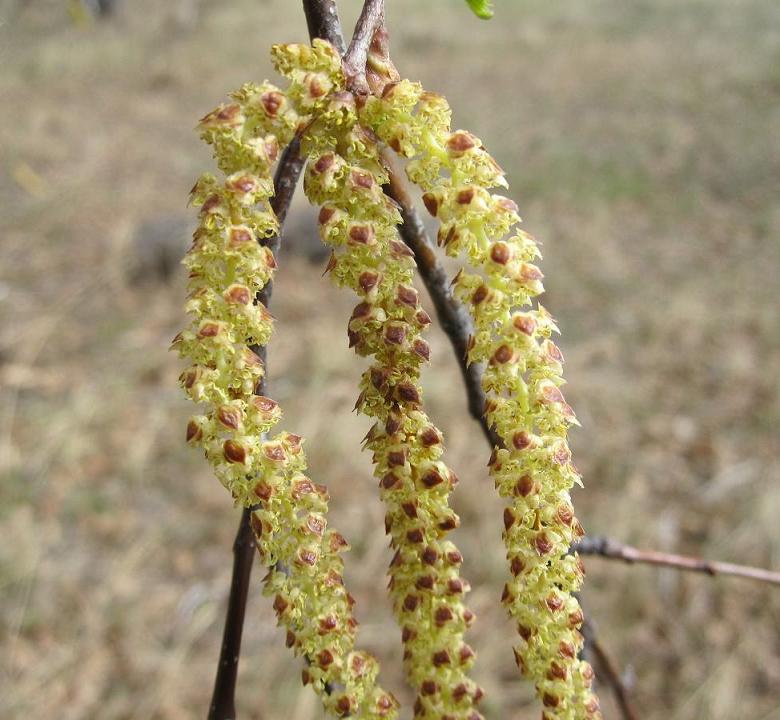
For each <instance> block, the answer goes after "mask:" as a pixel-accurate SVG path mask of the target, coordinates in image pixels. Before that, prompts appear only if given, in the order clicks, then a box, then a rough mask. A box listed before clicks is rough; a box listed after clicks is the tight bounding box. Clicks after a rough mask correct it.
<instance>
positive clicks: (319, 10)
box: [303, 0, 346, 56]
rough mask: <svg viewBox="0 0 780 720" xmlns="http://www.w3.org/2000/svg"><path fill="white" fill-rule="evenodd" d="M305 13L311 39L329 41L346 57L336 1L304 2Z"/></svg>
mask: <svg viewBox="0 0 780 720" xmlns="http://www.w3.org/2000/svg"><path fill="white" fill-rule="evenodd" d="M303 12H304V14H305V15H306V25H307V27H308V28H309V38H310V39H311V40H314V38H322V39H323V40H327V41H328V42H329V43H330V44H331V45H333V46H334V47H335V48H336V50H338V51H339V55H342V56H343V55H344V52H345V51H346V46H345V45H344V36H343V35H342V34H341V21H340V20H339V11H338V8H337V7H336V1H335V0H303Z"/></svg>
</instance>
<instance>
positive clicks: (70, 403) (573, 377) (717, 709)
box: [0, 0, 780, 720]
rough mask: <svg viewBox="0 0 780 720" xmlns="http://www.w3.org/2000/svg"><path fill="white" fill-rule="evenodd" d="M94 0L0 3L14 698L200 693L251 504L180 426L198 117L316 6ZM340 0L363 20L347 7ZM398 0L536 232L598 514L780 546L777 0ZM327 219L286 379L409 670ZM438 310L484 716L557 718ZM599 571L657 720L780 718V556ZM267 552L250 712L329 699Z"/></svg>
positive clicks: (253, 73)
mask: <svg viewBox="0 0 780 720" xmlns="http://www.w3.org/2000/svg"><path fill="white" fill-rule="evenodd" d="M101 4H105V3H98V2H97V1H95V2H94V3H84V4H82V3H80V2H71V3H67V2H57V1H55V0H0V68H1V69H0V100H1V101H0V107H2V112H0V227H1V228H2V229H1V230H0V243H2V245H1V247H0V249H1V251H2V254H1V255H0V257H1V258H2V260H1V261H0V386H1V387H2V403H1V404H0V473H2V482H1V484H0V537H1V538H2V542H0V717H2V718H9V719H14V720H15V719H17V718H19V719H21V718H25V719H27V718H43V717H49V718H52V717H54V718H61V719H62V720H77V719H81V718H98V717H99V718H102V719H103V720H119V719H124V718H128V719H129V718H155V719H159V720H178V719H179V718H192V717H205V713H206V708H207V705H208V702H209V698H210V695H211V689H212V682H213V675H214V669H215V666H216V660H217V654H218V650H219V643H220V636H221V630H222V623H223V614H224V610H225V602H226V597H227V591H228V585H229V577H230V567H231V554H230V549H231V543H232V540H233V535H234V532H235V527H236V524H237V521H238V511H237V510H236V509H235V508H233V507H231V504H230V502H229V499H228V497H227V495H226V493H225V491H224V490H223V489H222V488H221V487H220V486H219V484H218V483H217V482H216V481H215V480H214V479H213V478H212V476H211V473H210V470H209V468H208V466H207V465H206V463H205V462H204V461H203V459H202V457H200V456H199V454H198V453H196V452H194V451H192V450H191V449H190V448H188V447H187V446H186V445H185V443H184V426H185V423H186V419H187V417H188V416H189V413H190V412H191V407H190V406H189V403H188V401H187V400H186V399H185V398H184V396H183V394H182V393H181V391H180V390H179V389H178V387H177V384H176V378H177V376H178V374H179V372H180V370H181V363H180V361H179V360H178V359H177V358H176V357H175V356H173V355H172V354H170V353H168V352H167V348H168V344H169V342H170V339H171V338H172V337H173V335H174V334H175V333H176V332H177V331H178V330H179V329H180V327H181V326H182V324H183V322H184V316H183V311H182V303H183V295H184V271H183V268H181V267H180V266H179V265H178V260H179V258H180V256H181V254H182V253H183V252H184V250H185V248H186V247H187V245H188V242H189V239H188V236H189V233H190V232H191V230H192V226H193V219H194V212H193V211H190V210H187V208H186V199H187V193H188V191H189V188H190V187H191V185H192V183H193V181H194V180H195V178H196V177H197V176H198V174H199V173H200V172H202V171H203V170H205V169H210V168H211V161H210V153H209V150H208V148H206V147H205V146H204V145H203V144H201V143H200V142H199V140H198V138H197V136H196V133H195V132H194V130H193V128H194V126H195V123H196V121H197V119H198V118H199V117H201V116H202V115H203V114H205V113H206V112H207V111H209V110H210V109H212V108H213V107H214V106H215V105H217V104H218V103H219V102H220V101H221V100H222V99H223V97H224V96H225V94H226V93H227V92H228V91H230V90H231V89H233V88H236V87H238V86H239V85H240V84H241V83H243V82H245V81H248V80H257V81H259V80H262V79H263V78H264V77H270V78H272V79H274V78H275V76H274V74H273V70H272V69H271V67H270V64H269V62H268V50H269V47H270V45H271V44H272V43H274V42H285V41H305V40H306V35H305V28H306V25H305V22H304V19H303V15H302V11H301V8H300V3H299V2H289V1H287V0H284V1H283V0H224V1H222V2H216V1H215V0H200V1H198V0H170V1H169V2H158V1H157V0H125V2H121V1H120V2H117V3H115V4H116V7H115V10H114V12H111V13H107V14H103V15H101V14H100V13H98V12H96V9H97V8H98V6H99V5H101ZM339 5H340V6H341V9H342V13H343V20H344V22H345V26H346V27H347V28H351V27H352V26H353V23H354V20H355V18H356V16H357V13H358V11H359V7H360V3H359V2H358V1H357V0H342V2H340V3H339ZM388 6H389V7H388V16H389V17H388V20H389V27H390V32H391V38H392V47H393V57H394V60H395V63H396V65H397V66H398V68H399V69H400V71H401V74H402V75H403V76H406V77H410V78H412V79H419V80H421V81H422V82H423V84H424V85H425V86H426V87H427V88H428V89H431V90H436V91H438V92H441V93H444V94H445V95H446V96H447V97H448V98H449V100H450V101H451V103H452V105H453V107H454V108H455V125H456V126H459V127H465V128H468V129H470V130H472V131H473V132H474V133H476V134H477V135H478V136H479V137H481V138H482V140H483V141H484V143H485V144H486V146H487V147H488V149H489V150H490V151H491V152H492V153H493V154H494V155H495V156H496V157H497V158H498V160H499V161H500V163H501V164H502V166H503V167H504V168H505V169H506V170H507V171H508V177H509V181H510V186H511V195H512V196H513V197H514V198H515V199H516V200H517V201H518V203H519V205H520V208H521V213H522V214H523V216H524V220H525V227H526V229H528V230H529V231H530V232H532V233H533V234H534V235H536V236H537V237H538V238H540V239H541V240H542V242H543V251H544V254H545V260H544V264H543V269H544V271H545V274H546V276H547V280H546V285H547V288H548V293H547V296H546V302H545V305H546V306H547V307H548V308H549V309H550V310H551V312H552V313H553V314H554V315H555V316H556V317H557V318H558V320H559V323H560V325H561V328H562V330H563V337H562V348H563V351H564V353H565V355H566V357H567V378H568V381H569V383H570V384H569V386H568V389H567V393H566V395H567V399H568V400H569V401H570V402H571V403H572V404H573V405H574V407H575V408H576V410H577V413H578V415H579V417H580V419H581V420H582V423H583V428H582V429H581V430H578V431H576V432H574V433H573V447H574V451H575V459H576V462H577V465H578V466H579V467H580V469H581V470H582V472H583V475H584V480H585V485H586V490H585V491H578V492H577V493H576V497H575V502H576V505H577V508H578V515H579V516H580V517H581V519H582V521H583V523H584V524H585V526H586V528H587V530H588V531H589V532H590V533H593V534H608V535H610V536H612V537H614V538H616V539H619V540H622V541H624V542H629V543H632V544H635V545H638V546H640V547H644V548H656V549H661V550H668V551H676V552H683V553H689V554H694V555H699V556H704V557H707V558H713V559H715V558H716V559H722V560H729V561H733V562H738V563H746V564H753V565H760V566H765V567H774V568H778V567H779V566H780V522H778V513H779V512H780V485H779V484H778V477H779V476H780V452H779V451H780V447H779V445H780V443H779V442H778V424H779V423H780V399H779V397H778V378H779V377H780V327H778V306H780V283H779V282H778V280H779V279H780V274H779V272H778V269H779V268H780V243H779V240H780V205H778V198H779V197H780V3H778V2H777V1H776V0H554V1H553V2H551V1H549V0H516V1H514V0H497V2H496V3H495V8H496V17H495V19H494V20H493V21H492V22H482V21H479V20H477V19H476V18H474V17H473V16H472V15H471V14H470V13H469V11H468V9H467V7H466V5H465V3H464V2H462V0H429V1H428V2H422V1H421V0H391V1H390V2H389V3H388ZM311 218H312V213H311V211H310V210H308V209H307V208H306V207H305V202H303V201H302V200H301V198H298V200H297V201H296V204H295V209H294V212H293V214H292V217H291V218H290V221H289V223H288V226H287V235H286V237H285V240H284V246H283V250H282V255H281V258H280V272H279V274H278V278H279V280H278V285H277V290H276V292H275V294H274V299H273V308H272V310H273V313H274V314H275V315H276V317H277V318H278V326H277V327H278V332H277V334H276V335H275V337H274V340H273V342H272V345H271V348H270V382H271V385H270V387H271V394H272V395H273V397H275V398H276V399H277V400H279V401H280V402H281V403H282V405H283V406H284V408H285V411H286V415H285V420H284V421H283V425H284V427H285V428H287V429H290V430H293V431H295V432H298V433H300V434H302V435H304V436H305V437H306V438H307V448H308V452H309V457H310V464H311V468H312V475H313V477H314V478H315V479H316V480H317V481H318V482H324V483H327V484H328V485H329V487H330V492H331V495H332V503H331V508H332V510H331V515H332V522H333V524H334V525H335V526H337V527H338V528H339V529H340V530H342V532H344V534H345V535H347V537H348V538H349V540H350V541H351V542H352V544H353V550H352V552H351V553H350V554H349V555H348V556H347V557H346V560H347V581H348V585H349V586H350V587H351V589H352V592H353V593H354V594H355V595H356V597H357V599H358V605H357V612H358V617H359V619H360V621H361V626H362V629H361V642H362V643H363V644H364V645H365V646H367V647H368V648H369V649H371V650H372V651H373V652H375V653H376V654H378V655H379V657H380V658H381V659H382V661H383V674H384V679H385V683H386V684H387V686H389V687H390V688H391V689H392V690H393V691H395V692H396V693H397V694H398V696H399V697H401V698H402V699H403V700H404V701H408V697H409V696H408V692H407V690H406V689H405V687H404V685H403V681H402V678H401V675H400V672H399V667H400V648H399V646H400V642H399V637H398V633H397V631H396V630H395V629H394V627H393V625H392V618H391V614H390V608H389V604H388V601H387V599H386V595H385V592H384V586H385V575H384V572H385V568H386V565H387V563H388V561H389V559H390V553H389V551H388V549H387V547H386V539H385V537H384V535H383V531H382V517H383V511H382V508H381V506H380V503H379V500H378V498H377V493H376V491H375V483H374V481H373V479H372V477H371V470H370V463H369V458H368V457H367V456H366V455H361V454H360V453H359V451H358V446H359V440H360V438H361V437H362V436H363V434H364V433H365V431H366V429H367V423H366V421H365V420H364V419H362V418H357V417H356V416H355V415H354V414H352V413H351V410H352V406H353V403H354V400H355V397H356V394H357V390H356V383H357V379H358V375H359V373H360V371H361V368H362V367H363V366H364V361H363V360H361V359H359V358H356V357H354V356H353V355H352V353H351V352H350V351H348V350H347V342H346V332H345V324H346V319H347V316H348V314H349V312H350V310H351V308H352V306H353V305H354V302H355V301H354V299H353V298H352V297H351V296H350V295H349V293H347V292H346V291H337V290H335V289H333V288H332V287H331V286H330V285H329V283H328V282H326V281H325V280H321V279H320V275H321V273H322V269H323V267H324V263H323V255H322V252H321V250H320V248H319V247H318V244H317V238H316V235H315V234H313V230H312V226H311ZM426 302H427V300H426ZM428 307H430V306H428ZM431 335H432V338H431V339H432V346H433V361H432V364H431V366H430V367H429V368H428V369H427V371H426V372H425V376H424V382H425V384H426V388H427V389H426V393H427V403H428V409H429V412H430V414H431V415H432V417H433V419H434V420H435V421H436V422H437V423H438V424H439V425H440V426H441V427H442V429H443V430H444V432H445V434H446V438H447V445H448V454H447V459H448V461H449V463H450V464H451V465H452V466H453V467H454V469H455V470H456V472H457V473H458V475H459V476H460V477H461V480H462V482H461V483H460V485H459V486H458V488H457V490H456V492H455V495H454V500H453V502H454V504H455V506H456V509H457V510H458V512H459V513H460V514H461V516H462V521H463V522H462V527H461V529H460V530H459V531H457V532H456V533H455V540H456V542H457V543H458V544H459V545H460V547H461V549H462V550H463V552H464V554H465V556H466V564H465V569H464V575H465V576H466V577H467V578H469V579H470V580H471V582H472V585H473V588H474V589H473V592H472V593H471V595H470V604H471V606H472V607H473V608H474V610H475V611H476V613H477V615H478V616H479V620H478V623H477V625H476V629H475V630H474V631H472V633H471V635H470V641H471V642H472V643H473V644H474V646H475V647H476V649H477V650H478V653H479V656H480V658H479V661H478V663H477V665H476V669H475V675H476V677H477V679H478V680H479V681H480V682H481V684H483V685H484V686H485V688H486V690H487V693H488V695H487V698H486V700H485V703H484V710H485V714H486V715H487V716H488V717H489V718H511V719H512V720H526V719H530V718H537V717H538V716H539V709H538V707H537V705H536V704H535V702H534V701H533V700H532V693H531V691H530V689H529V687H528V685H527V684H526V683H524V682H521V681H519V680H518V679H517V673H516V670H515V668H514V665H513V662H512V656H511V650H510V647H511V643H512V641H513V639H514V633H513V630H512V628H511V627H510V625H509V623H508V622H506V620H505V618H504V615H503V611H502V609H501V608H500V606H499V604H498V596H499V594H500V590H501V585H502V583H503V578H504V572H505V570H504V564H505V561H504V559H503V553H502V546H501V520H500V517H501V504H500V503H499V502H498V501H497V500H496V499H495V497H494V494H493V492H492V488H491V483H490V481H489V479H488V477H487V473H486V468H485V463H486V453H487V450H486V447H485V443H484V441H483V439H482V437H481V434H480V433H479V431H478V429H477V428H476V427H475V425H474V424H473V423H472V422H471V421H470V420H469V419H468V418H467V416H466V405H465V398H464V395H463V393H462V392H461V391H460V385H459V382H460V381H459V376H458V372H457V369H456V368H455V364H454V359H453V357H452V352H451V350H450V348H449V345H448V343H447V341H446V339H445V338H444V337H443V336H442V335H441V334H440V333H439V332H438V331H437V330H433V331H432V333H431ZM587 569H588V574H589V580H588V582H587V584H586V590H585V592H584V598H583V600H584V604H585V606H586V609H587V611H588V613H589V615H590V617H591V618H592V619H593V621H594V622H595V624H596V627H597V629H598V632H599V636H600V639H601V641H602V643H603V644H604V645H605V646H606V648H607V649H608V650H609V652H610V653H611V654H612V656H613V657H614V659H615V661H616V663H617V664H618V666H619V668H620V670H621V672H622V673H623V675H624V678H625V680H626V682H627V684H628V685H629V687H630V688H631V692H632V695H633V697H634V699H635V702H636V704H637V706H638V708H639V710H640V712H639V715H640V717H641V718H643V720H662V719H663V720H701V719H710V718H712V719H720V718H723V719H725V718H728V719H729V720H740V719H744V720H748V719H750V720H772V719H774V720H777V719H780V634H779V633H778V626H779V625H780V593H779V592H778V590H777V589H776V588H775V589H774V590H773V589H772V588H771V587H770V586H763V585H760V584H756V583H751V582H749V581H740V580H736V579H728V578H709V577H706V576H700V575H696V576H693V575H683V574H680V573H678V572H676V571H673V570H659V569H654V568H649V567H638V566H635V567H630V566H624V565H622V564H618V563H615V562H612V561H608V560H603V559H599V558H588V559H587ZM262 574H263V573H262V568H260V567H259V564H258V566H257V567H256V568H255V575H254V578H253V580H254V582H253V592H252V595H251V597H250V606H249V611H248V618H247V624H246V630H245V635H244V637H245V640H244V656H243V659H242V661H241V665H240V676H239V691H238V699H239V710H240V717H241V718H242V719H246V720H249V719H252V720H260V719H261V718H262V719H263V720H273V719H274V718H283V717H285V718H292V719H293V720H309V719H312V720H314V719H318V718H321V717H322V711H321V710H320V708H319V705H318V703H317V701H316V700H315V698H314V696H313V694H311V692H310V691H308V690H303V689H302V688H301V687H300V683H299V671H300V664H299V662H298V661H296V660H294V659H293V658H292V657H291V654H290V653H289V651H286V650H285V649H284V648H283V635H282V631H280V630H279V629H277V628H276V627H275V621H274V616H273V613H272V611H271V607H270V602H269V600H268V599H267V598H263V597H262V596H261V594H260V582H259V581H260V578H261V576H262ZM601 694H602V702H603V706H604V710H605V716H606V717H607V718H614V717H616V711H615V708H614V705H613V703H612V700H611V698H610V694H609V692H608V691H607V689H606V687H602V691H601ZM405 712H406V713H407V714H406V715H404V717H409V712H410V711H409V709H408V704H407V709H406V710H405Z"/></svg>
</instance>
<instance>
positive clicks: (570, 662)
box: [363, 81, 600, 720]
mask: <svg viewBox="0 0 780 720" xmlns="http://www.w3.org/2000/svg"><path fill="white" fill-rule="evenodd" d="M363 119H364V122H366V124H367V125H369V127H370V128H371V129H372V130H373V131H374V132H375V133H376V134H377V136H378V137H379V138H381V140H382V141H384V142H385V143H387V144H388V145H389V146H390V147H392V148H393V149H394V150H395V151H396V152H397V153H399V154H400V155H402V156H403V157H406V158H408V163H407V174H408V176H409V178H410V179H411V180H412V181H413V182H414V183H416V184H417V185H419V186H420V187H421V188H422V190H423V191H424V195H423V200H424V202H425V205H426V207H427V209H428V210H429V212H430V213H431V214H432V215H433V216H434V217H436V218H437V219H438V220H439V221H440V223H441V225H440V229H439V233H438V239H439V244H440V245H442V246H444V248H445V249H446V252H447V253H448V254H450V255H452V256H456V257H462V258H465V259H467V261H468V263H469V264H470V266H471V268H472V270H469V271H467V270H465V269H464V270H462V271H461V272H459V273H458V275H457V277H456V279H455V281H454V290H455V293H456V296H457V297H458V298H459V299H460V300H461V301H462V302H463V303H464V304H465V305H466V306H467V308H468V309H469V312H470V313H471V316H472V318H473V321H474V335H473V337H472V339H471V341H470V346H469V357H468V360H469V362H471V363H484V364H485V372H484V376H483V388H484V390H485V393H486V395H487V402H486V407H485V416H486V418H487V420H488V422H489V423H490V425H491V426H492V427H493V428H494V429H495V430H496V432H497V433H498V435H499V437H500V438H501V441H502V445H503V447H497V448H495V449H494V451H493V454H492V456H491V460H490V471H491V474H492V476H493V478H494V480H495V484H496V487H497V489H498V491H499V493H500V494H501V496H502V497H503V498H505V499H506V501H507V506H506V508H505V511H504V540H505V544H506V548H507V559H508V561H509V568H510V571H511V579H510V580H509V581H508V582H507V584H506V586H505V588H504V593H503V598H502V601H503V603H504V604H505V606H506V608H507V610H508V612H509V614H510V616H511V617H512V618H513V620H514V621H515V622H516V624H517V629H518V632H519V634H520V637H521V642H520V643H519V645H518V647H517V648H516V650H515V657H516V661H517V664H518V665H519V667H520V668H521V670H522V672H523V673H524V674H525V675H526V676H527V677H529V678H530V679H532V680H533V681H534V683H535V684H536V688H537V692H538V695H539V697H540V699H541V701H542V704H543V707H544V710H543V717H544V718H545V719H546V720H585V719H587V720H591V719H593V718H599V717H600V713H599V706H598V699H597V697H596V696H595V695H594V694H593V693H592V692H591V690H590V685H591V681H592V677H593V671H592V669H591V667H590V665H589V664H588V663H587V662H585V661H583V660H580V659H579V652H580V650H581V648H582V644H583V639H582V635H581V634H580V632H579V628H580V626H581V624H582V621H583V615H582V611H581V609H580V606H579V603H578V601H577V599H576V597H575V595H574V593H575V592H576V591H577V590H578V589H579V587H580V585H581V583H582V578H583V569H582V565H581V563H580V561H579V559H578V557H577V556H576V555H572V554H570V552H569V549H570V547H571V545H572V543H573V542H575V541H576V540H577V539H578V538H579V537H581V535H582V534H583V531H582V527H581V525H580V523H579V521H578V520H577V519H576V518H575V516H574V510H573V508H572V504H571V499H570V496H569V491H570V489H571V487H572V486H573V485H574V484H575V483H579V482H580V478H579V474H578V472H577V470H576V468H575V467H574V465H573V464H572V462H571V452H570V450H569V446H568V443H567V430H568V427H569V426H570V425H571V424H574V423H576V418H575V415H574V413H573V411H572V409H571V407H569V405H568V404H567V403H566V401H565V399H564V397H563V394H562V393H561V390H560V386H561V385H562V384H563V382H564V381H563V379H562V363H563V357H562V355H561V352H560V350H559V349H558V347H557V346H556V345H555V343H554V342H553V341H552V340H551V335H552V333H553V332H555V331H557V328H556V327H555V324H554V322H553V320H552V318H551V317H550V315H549V314H548V313H547V312H546V311H545V310H544V308H542V306H541V305H538V304H537V305H536V306H534V305H533V304H532V299H533V298H534V297H536V296H538V295H539V294H540V293H542V291H543V287H542V282H541V281H542V273H541V272H540V270H539V268H538V267H537V266H536V265H535V264H534V261H535V260H536V259H537V258H538V257H539V256H540V253H539V250H538V248H537V245H536V243H535V241H534V240H533V238H532V237H531V236H530V235H528V234H526V233H524V232H523V231H521V230H519V229H517V228H516V225H517V223H518V222H519V220H520V218H519V216H518V214H517V206H516V205H515V203H514V202H512V201H511V200H509V199H508V198H505V197H502V196H501V195H498V194H494V193H492V192H491V189H492V188H496V187H506V181H505V179H504V174H503V172H502V171H501V168H500V167H499V166H498V165H497V164H496V162H495V161H494V160H493V158H492V157H491V156H490V155H489V154H488V153H487V152H486V151H485V149H484V147H483V146H482V143H481V142H480V140H479V139H478V138H476V137H475V136H473V135H472V134H470V133H468V132H465V131H462V130H458V131H455V132H453V131H452V130H451V128H450V109H449V106H448V105H447V102H446V100H445V99H444V98H442V97H441V96H438V95H435V94H432V93H426V92H424V91H423V90H422V88H421V87H420V86H419V85H418V84H416V83H411V82H408V81H402V82H399V83H396V84H394V85H390V86H388V87H387V88H385V91H384V93H383V96H382V97H381V98H369V99H368V101H367V103H366V106H365V108H364V111H363Z"/></svg>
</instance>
